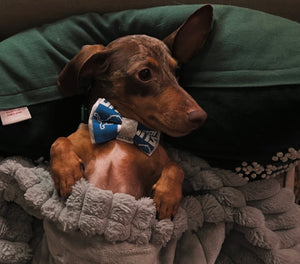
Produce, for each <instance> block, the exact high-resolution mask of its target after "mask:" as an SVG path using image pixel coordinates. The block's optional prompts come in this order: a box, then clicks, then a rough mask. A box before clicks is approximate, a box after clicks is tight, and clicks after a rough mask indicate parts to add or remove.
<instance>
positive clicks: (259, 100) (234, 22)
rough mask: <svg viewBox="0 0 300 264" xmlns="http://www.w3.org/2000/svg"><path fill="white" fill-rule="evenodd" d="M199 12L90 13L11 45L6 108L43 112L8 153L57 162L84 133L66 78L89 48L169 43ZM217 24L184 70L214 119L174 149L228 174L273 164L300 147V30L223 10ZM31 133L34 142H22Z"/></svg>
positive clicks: (6, 135)
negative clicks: (53, 153) (54, 155)
mask: <svg viewBox="0 0 300 264" xmlns="http://www.w3.org/2000/svg"><path fill="white" fill-rule="evenodd" d="M198 7H199V5H183V6H167V7H155V8H150V9H143V10H129V11H122V12H117V13H111V14H104V15H100V14H95V13H90V14H85V15H80V16H74V17H71V18H68V19H65V20H62V21H58V22H56V23H53V24H50V25H45V26H43V27H40V28H35V29H32V30H29V31H26V32H23V33H20V34H18V35H15V36H13V37H10V38H9V39H7V40H4V41H2V42H1V43H0V61H1V68H0V85H1V91H0V109H6V108H15V107H19V106H24V105H27V106H29V109H30V110H31V111H33V109H35V110H34V111H35V113H33V114H32V116H33V118H32V119H31V120H28V121H25V122H23V123H19V124H15V125H11V126H6V127H3V126H0V152H2V153H4V154H5V153H9V154H11V153H17V154H23V153H26V154H31V155H40V154H43V153H47V152H48V151H49V147H50V144H51V143H52V141H53V140H54V139H55V137H56V136H57V135H66V134H67V133H69V131H72V130H74V129H76V125H77V124H76V123H77V122H79V118H80V117H79V110H78V109H79V105H80V102H79V100H78V98H70V99H68V100H66V99H62V97H61V95H60V94H59V92H58V90H57V86H56V78H57V75H58V73H59V72H60V71H61V69H62V68H63V66H64V65H65V64H66V63H67V61H68V60H69V59H71V58H72V57H73V56H74V55H75V54H76V53H77V52H78V51H79V50H80V48H81V46H82V45H84V44H95V43H101V44H107V43H109V42H110V41H112V40H113V39H115V38H117V37H120V36H123V35H128V34H148V35H151V36H154V37H158V38H161V39H162V38H163V37H164V36H166V35H168V34H169V33H170V32H172V31H173V30H174V29H175V28H176V27H177V26H178V25H180V24H181V23H182V22H183V21H184V20H185V18H186V17H188V16H189V15H190V14H191V13H192V12H193V11H194V10H195V9H197V8H198ZM214 17H215V23H214V30H213V32H212V34H211V35H210V37H209V39H208V42H207V43H206V45H205V47H204V49H203V50H202V51H201V52H200V54H199V55H198V56H197V57H196V58H194V59H193V60H192V61H191V62H190V63H189V64H187V65H185V66H184V67H183V69H182V74H181V80H180V82H181V84H182V86H183V87H185V88H186V89H187V90H188V92H190V93H191V94H192V95H193V96H194V98H195V99H196V100H197V101H198V102H199V104H200V105H201V106H202V107H203V108H204V109H205V110H206V111H207V113H208V119H207V122H206V123H205V125H204V126H203V127H202V128H201V129H199V130H197V131H195V132H194V133H192V134H191V135H189V136H187V137H184V138H180V139H170V138H168V141H169V142H171V143H173V144H175V145H176V146H180V147H184V148H186V149H188V150H191V151H193V152H195V153H197V154H199V155H201V156H203V157H204V158H208V159H209V160H211V162H213V163H214V164H215V165H218V166H223V167H228V166H229V165H230V166H231V165H232V166H233V165H235V164H238V163H239V162H241V161H243V160H249V161H251V160H257V161H260V162H268V161H269V160H270V158H271V157H272V155H273V154H276V152H278V151H285V150H286V149H287V148H289V147H294V148H299V145H300V122H299V121H298V122H297V120H298V119H299V118H298V112H299V111H297V110H298V109H299V105H300V27H299V24H298V23H296V22H292V21H290V20H287V19H283V18H280V17H276V16H273V15H269V14H266V13H262V12H259V11H254V10H250V9H245V8H239V7H232V6H222V5H214ZM46 102H47V103H46ZM45 103H46V104H45ZM65 104H66V107H64V105H65ZM69 105H72V106H73V108H74V109H76V111H75V112H74V113H71V112H70V111H68V110H67V109H68V107H67V106H69ZM39 109H44V111H40V112H39ZM8 131H9V132H8ZM37 131H39V132H38V133H37ZM23 133H26V134H27V135H30V137H29V138H30V140H23V139H21V138H22V134H23ZM25 141H26V142H25Z"/></svg>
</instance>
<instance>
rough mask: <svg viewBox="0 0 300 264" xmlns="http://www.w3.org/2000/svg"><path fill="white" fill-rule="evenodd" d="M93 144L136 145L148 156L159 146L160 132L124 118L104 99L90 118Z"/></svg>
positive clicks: (94, 106)
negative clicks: (122, 142) (119, 142)
mask: <svg viewBox="0 0 300 264" xmlns="http://www.w3.org/2000/svg"><path fill="white" fill-rule="evenodd" d="M89 131H90V135H91V140H92V143H93V144H95V143H103V142H107V141H110V140H113V139H118V140H122V141H125V142H127V143H130V144H133V143H134V144H136V145H137V146H138V147H139V148H140V149H141V150H142V151H143V152H145V153H146V154H147V155H149V156H150V155H151V154H152V153H153V152H154V151H155V149H156V148H157V146H158V144H159V138H160V132H158V131H155V130H151V129H149V128H147V127H145V126H144V125H142V124H141V123H139V122H137V121H135V120H132V119H128V118H125V117H122V116H121V114H120V113H119V112H118V111H117V110H116V109H114V107H113V106H112V105H111V104H110V103H109V102H108V101H106V100H105V99H104V98H99V99H98V100H97V102H96V103H95V104H94V105H93V107H92V111H91V113H90V117H89Z"/></svg>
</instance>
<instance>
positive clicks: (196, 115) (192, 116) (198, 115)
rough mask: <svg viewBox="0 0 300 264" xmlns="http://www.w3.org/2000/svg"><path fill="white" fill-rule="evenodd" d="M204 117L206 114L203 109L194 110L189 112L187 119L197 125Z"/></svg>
mask: <svg viewBox="0 0 300 264" xmlns="http://www.w3.org/2000/svg"><path fill="white" fill-rule="evenodd" d="M206 118H207V114H206V112H204V111H203V110H196V111H192V112H190V113H189V120H190V121H191V122H193V123H196V124H198V125H202V124H203V123H204V121H205V120H206Z"/></svg>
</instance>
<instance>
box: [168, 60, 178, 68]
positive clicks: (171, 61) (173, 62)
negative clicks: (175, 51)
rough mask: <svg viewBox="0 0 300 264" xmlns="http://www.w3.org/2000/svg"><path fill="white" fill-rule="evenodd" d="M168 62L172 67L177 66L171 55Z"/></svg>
mask: <svg viewBox="0 0 300 264" xmlns="http://www.w3.org/2000/svg"><path fill="white" fill-rule="evenodd" d="M169 63H170V65H171V67H172V68H173V69H177V68H178V63H177V61H176V60H174V59H173V58H172V57H170V58H169Z"/></svg>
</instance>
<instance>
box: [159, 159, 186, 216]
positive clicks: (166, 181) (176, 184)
mask: <svg viewBox="0 0 300 264" xmlns="http://www.w3.org/2000/svg"><path fill="white" fill-rule="evenodd" d="M183 178H184V173H183V170H182V169H181V168H180V167H179V165H178V164H176V163H175V162H170V163H169V164H168V165H167V166H165V167H164V168H163V170H162V173H161V176H160V178H159V180H158V181H157V182H156V183H155V184H154V185H153V189H154V198H153V200H154V203H155V204H156V209H157V211H158V217H159V219H164V218H169V217H172V216H174V215H175V214H176V213H177V210H178V207H179V204H180V200H181V197H182V190H181V187H182V182H183Z"/></svg>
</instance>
